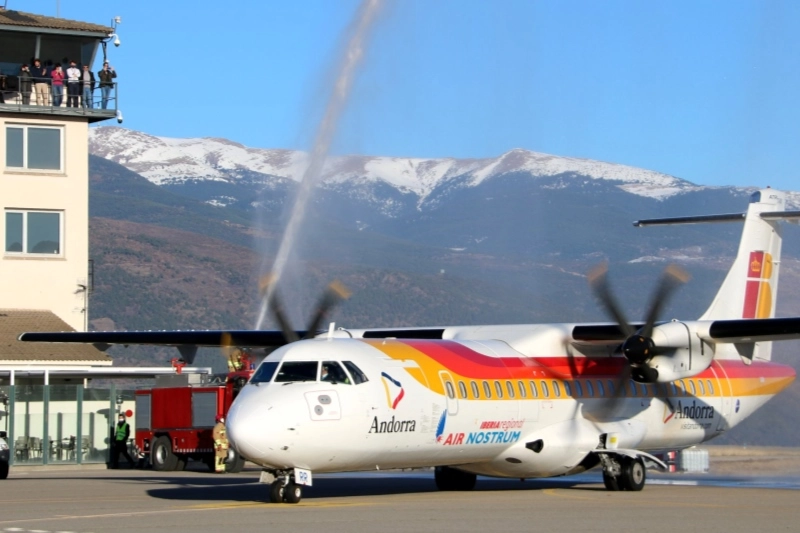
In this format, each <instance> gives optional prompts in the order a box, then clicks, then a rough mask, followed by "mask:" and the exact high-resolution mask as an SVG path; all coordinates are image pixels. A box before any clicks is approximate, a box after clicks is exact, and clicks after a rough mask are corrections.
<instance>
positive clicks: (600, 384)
mask: <svg viewBox="0 0 800 533" xmlns="http://www.w3.org/2000/svg"><path fill="white" fill-rule="evenodd" d="M597 395H598V396H600V397H601V398H602V397H604V396H605V395H606V391H604V390H603V382H602V381H600V380H599V379H598V380H597Z"/></svg>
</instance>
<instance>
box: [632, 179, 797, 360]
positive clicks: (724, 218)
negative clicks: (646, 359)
mask: <svg viewBox="0 0 800 533" xmlns="http://www.w3.org/2000/svg"><path fill="white" fill-rule="evenodd" d="M785 206H786V194H785V193H783V192H781V191H776V190H774V189H763V190H760V191H758V192H755V193H753V195H752V196H751V197H750V206H749V207H748V209H747V212H746V213H736V214H729V215H709V216H698V217H682V218H675V219H660V220H647V221H641V222H638V223H636V224H637V225H641V226H644V225H653V224H693V223H699V222H728V221H735V220H744V229H743V230H742V238H741V241H739V251H738V252H737V254H736V259H735V260H734V262H733V266H731V269H730V270H729V271H728V275H727V276H726V277H725V281H723V283H722V286H721V287H720V289H719V291H718V292H717V295H716V296H715V297H714V301H713V302H711V306H709V308H708V309H707V310H706V312H705V313H703V316H701V317H700V320H725V319H739V318H772V317H774V316H775V301H776V299H775V295H776V293H777V290H778V271H779V268H780V259H781V232H780V225H779V222H780V220H782V219H795V220H796V219H798V218H800V212H798V211H785V210H784V209H785ZM754 348H755V351H756V352H758V353H757V357H758V358H759V359H764V360H769V359H770V357H771V351H772V343H771V342H759V343H756V346H755V347H754ZM754 355H756V354H754Z"/></svg>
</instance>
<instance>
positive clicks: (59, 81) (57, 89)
mask: <svg viewBox="0 0 800 533" xmlns="http://www.w3.org/2000/svg"><path fill="white" fill-rule="evenodd" d="M50 77H51V78H52V79H53V106H54V107H61V102H62V101H64V71H63V70H61V64H60V63H56V68H55V70H53V73H52V74H51V75H50Z"/></svg>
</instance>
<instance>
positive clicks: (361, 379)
mask: <svg viewBox="0 0 800 533" xmlns="http://www.w3.org/2000/svg"><path fill="white" fill-rule="evenodd" d="M343 363H344V367H345V368H346V369H347V370H348V371H349V372H350V375H351V376H353V383H355V384H356V385H361V384H362V383H366V382H367V381H369V379H367V375H366V374H364V373H363V372H362V371H361V369H360V368H358V367H357V366H356V364H355V363H354V362H352V361H343Z"/></svg>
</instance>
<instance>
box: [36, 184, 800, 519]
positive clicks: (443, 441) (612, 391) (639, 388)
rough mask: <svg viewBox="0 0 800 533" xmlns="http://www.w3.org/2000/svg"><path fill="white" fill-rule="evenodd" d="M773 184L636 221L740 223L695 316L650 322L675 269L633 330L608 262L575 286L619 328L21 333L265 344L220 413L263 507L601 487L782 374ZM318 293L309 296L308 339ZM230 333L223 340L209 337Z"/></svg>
mask: <svg viewBox="0 0 800 533" xmlns="http://www.w3.org/2000/svg"><path fill="white" fill-rule="evenodd" d="M782 219H795V220H797V219H800V211H785V194H784V193H782V192H779V191H775V190H772V189H765V190H761V191H759V192H756V193H755V194H754V195H753V196H752V199H751V203H750V205H749V208H748V210H747V212H746V213H737V214H730V215H712V216H698V217H683V218H676V219H660V220H649V221H640V222H637V223H636V224H637V225H640V226H644V225H652V224H675V223H700V222H720V221H730V220H740V221H742V220H743V221H744V230H743V233H742V238H741V243H740V245H739V251H738V253H737V256H736V259H735V261H734V263H733V266H732V267H731V269H730V271H729V272H728V274H727V277H726V278H725V280H724V282H723V284H722V287H721V289H720V290H719V292H718V294H717V295H716V297H715V298H714V301H713V302H712V303H711V306H710V307H709V308H708V310H707V311H706V312H705V313H704V314H703V316H702V317H700V319H699V320H696V321H679V320H672V321H667V322H659V321H657V315H658V313H659V312H660V309H661V308H662V306H663V302H664V301H665V300H666V298H667V297H668V296H669V294H670V292H671V291H672V290H673V289H674V288H675V287H676V286H677V284H678V283H679V282H680V281H681V278H682V277H683V273H682V272H681V271H680V270H679V269H677V268H670V269H668V270H667V272H666V275H665V277H664V278H663V280H662V282H661V285H660V287H659V289H658V290H657V291H656V294H655V296H654V299H653V304H652V305H651V307H650V310H649V312H648V314H647V318H646V320H645V321H644V322H643V323H637V324H630V323H629V322H627V321H626V319H625V318H624V316H623V314H622V312H621V311H620V308H619V306H618V305H617V304H616V302H615V301H614V299H613V297H612V295H611V291H610V289H609V287H608V285H607V282H606V277H605V271H604V270H599V271H596V272H594V273H592V274H591V275H590V282H591V284H592V286H593V288H594V289H595V291H596V293H597V294H598V296H599V298H600V299H601V301H602V302H603V304H604V306H605V307H606V309H607V311H608V312H609V313H610V314H611V315H612V316H613V317H614V318H615V320H616V324H613V323H612V324H609V323H592V324H534V325H494V326H459V327H440V328H417V329H411V328H401V329H382V330H375V329H360V330H345V329H338V330H335V329H334V328H333V326H331V328H330V330H329V331H328V332H327V333H325V334H320V335H318V336H316V337H313V338H305V339H303V340H298V339H299V338H300V337H302V336H304V335H305V332H295V331H293V330H291V328H288V327H287V322H286V320H285V318H284V317H283V315H282V313H281V312H280V306H279V305H276V306H275V309H276V311H277V313H276V318H277V319H278V321H279V322H280V323H281V324H282V326H283V332H263V331H238V332H237V331H234V332H221V331H197V332H190V331H184V332H169V331H163V332H110V333H101V332H93V333H71V334H64V333H25V334H23V335H22V336H21V340H33V341H49V342H92V343H95V344H103V345H108V344H113V343H118V344H137V343H138V344H163V345H173V346H177V347H178V348H179V349H181V353H182V354H184V356H185V357H187V356H188V357H190V356H191V355H192V354H193V350H196V347H197V346H199V345H203V346H219V345H224V344H226V343H232V344H234V345H237V346H251V347H258V346H260V347H264V346H274V345H278V344H284V345H283V346H282V347H280V348H278V349H277V350H275V351H273V352H272V353H270V354H269V355H268V356H267V357H266V358H265V359H264V360H263V361H262V362H261V364H260V365H259V366H258V368H257V370H256V372H255V373H254V374H253V376H252V377H251V379H250V381H249V383H248V384H247V385H246V386H245V387H244V388H243V389H242V391H241V392H240V394H239V396H238V397H237V399H236V401H235V402H234V404H233V406H232V407H231V409H230V411H229V413H228V418H227V428H228V436H229V439H230V441H231V444H232V446H233V447H234V448H235V449H236V450H237V451H238V452H239V453H240V454H241V455H242V456H244V457H246V458H247V459H249V460H250V461H252V462H253V463H256V464H258V465H260V466H261V467H262V468H263V469H264V472H263V473H262V481H264V482H269V483H271V485H270V489H269V499H270V501H272V502H281V501H284V502H289V503H296V502H298V501H300V499H301V497H302V491H303V486H307V485H311V484H312V476H313V474H318V473H324V472H349V471H364V470H384V469H393V468H421V467H435V474H434V476H435V481H436V484H437V486H438V487H439V488H440V489H442V490H470V489H472V488H473V487H474V485H475V481H476V475H484V476H496V477H508V478H541V477H552V476H563V475H570V474H575V473H579V472H583V471H585V470H588V469H590V468H594V467H598V466H599V467H601V468H602V472H603V480H604V482H605V486H606V488H607V489H608V490H632V491H638V490H642V488H643V487H644V485H645V479H646V469H647V468H649V467H654V468H661V469H664V468H665V467H666V465H665V464H664V463H663V462H662V461H661V460H659V459H658V458H657V457H656V456H655V455H654V454H656V453H657V452H660V451H665V450H675V449H680V448H684V447H687V446H692V445H695V444H698V443H701V442H704V441H707V440H709V439H712V438H714V437H716V436H718V435H720V434H722V433H724V432H725V431H727V430H729V429H730V428H732V427H733V426H735V425H736V424H738V423H739V422H741V421H742V420H744V419H745V418H747V417H748V416H749V415H751V414H752V413H753V412H754V411H755V410H756V409H758V408H759V407H760V406H762V405H763V404H764V403H765V402H767V401H768V400H769V399H770V398H772V397H773V396H774V395H776V394H777V393H778V392H780V391H781V390H783V389H784V388H786V387H787V386H788V385H789V384H790V383H791V382H792V381H793V380H794V378H795V372H794V370H793V369H792V368H791V367H788V366H784V365H779V364H776V363H773V362H771V361H770V359H771V348H772V343H771V341H775V340H785V339H797V338H800V317H796V318H773V317H774V313H775V290H776V288H777V283H778V271H779V267H780V253H781V234H780V231H779V224H778V223H779V221H780V220H782ZM330 303H331V302H330V300H329V301H328V302H327V303H325V304H321V305H320V309H319V310H318V313H317V317H315V319H314V321H313V323H312V327H310V328H309V329H308V331H311V332H315V331H316V330H317V326H318V325H319V323H320V322H321V320H322V315H323V314H324V311H325V310H326V309H327V307H329V304H330ZM223 338H224V339H227V340H224V341H223V340H222V339H223Z"/></svg>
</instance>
